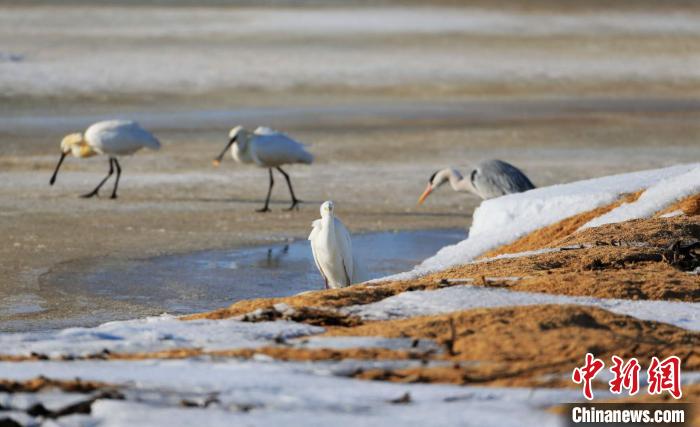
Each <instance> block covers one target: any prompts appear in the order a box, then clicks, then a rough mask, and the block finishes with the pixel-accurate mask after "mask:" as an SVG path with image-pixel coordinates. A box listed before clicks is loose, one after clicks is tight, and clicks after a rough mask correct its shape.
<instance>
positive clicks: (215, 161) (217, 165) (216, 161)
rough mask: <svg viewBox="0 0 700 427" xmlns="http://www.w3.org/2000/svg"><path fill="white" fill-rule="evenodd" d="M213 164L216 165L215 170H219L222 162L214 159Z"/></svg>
mask: <svg viewBox="0 0 700 427" xmlns="http://www.w3.org/2000/svg"><path fill="white" fill-rule="evenodd" d="M211 164H212V165H214V167H215V168H218V167H219V165H220V164H221V160H219V159H214V160H212V161H211Z"/></svg>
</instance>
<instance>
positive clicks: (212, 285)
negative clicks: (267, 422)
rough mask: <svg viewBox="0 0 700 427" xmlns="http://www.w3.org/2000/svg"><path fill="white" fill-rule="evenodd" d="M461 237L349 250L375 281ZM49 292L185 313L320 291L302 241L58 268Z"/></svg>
mask: <svg viewBox="0 0 700 427" xmlns="http://www.w3.org/2000/svg"><path fill="white" fill-rule="evenodd" d="M465 237H466V231H465V230H459V229H456V230H455V229H450V230H421V231H401V232H380V233H367V234H359V235H355V236H353V249H354V251H355V252H356V253H357V254H359V259H360V261H361V262H362V263H363V264H364V265H365V266H366V268H367V270H368V271H369V273H370V276H371V277H372V278H378V277H382V276H386V275H389V274H393V273H399V272H402V271H406V270H410V269H411V268H412V267H413V266H414V265H416V264H418V263H420V262H421V261H422V260H423V259H425V258H427V257H429V256H431V255H433V254H434V253H435V252H437V251H438V250H439V249H440V248H442V247H443V246H445V245H450V244H453V243H456V242H458V241H460V240H462V239H464V238H465ZM42 281H43V282H44V284H48V283H51V286H52V287H53V289H54V290H57V291H61V292H65V293H70V294H73V295H75V296H76V298H79V297H80V296H87V297H99V298H102V299H110V300H114V301H115V302H124V303H128V304H134V305H138V306H148V307H150V308H152V309H154V310H162V311H166V312H170V313H190V312H194V311H201V310H210V309H213V308H219V307H222V306H226V305H228V304H231V303H233V302H235V301H238V300H241V299H246V298H259V297H279V296H287V295H293V294H296V293H299V292H303V291H308V290H313V289H322V288H323V280H322V278H321V276H320V275H319V273H318V271H317V270H316V266H315V265H314V261H313V257H312V254H311V248H310V246H309V242H308V241H307V240H298V241H294V242H290V243H288V244H275V245H268V246H259V247H253V248H242V249H235V250H210V251H200V252H193V253H187V254H180V255H168V256H160V257H154V258H147V259H139V260H129V261H123V260H118V261H117V260H109V259H95V260H92V261H91V262H90V263H81V264H80V265H66V264H64V265H62V266H61V268H60V269H57V270H55V271H53V272H52V273H49V274H48V275H46V276H44V277H43V278H42Z"/></svg>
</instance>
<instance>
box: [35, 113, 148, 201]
mask: <svg viewBox="0 0 700 427" xmlns="http://www.w3.org/2000/svg"><path fill="white" fill-rule="evenodd" d="M143 147H147V148H150V149H151V150H158V149H159V148H160V142H158V140H157V139H156V137H154V136H153V135H152V134H151V133H150V132H148V131H147V130H145V129H144V128H142V127H141V126H140V125H139V124H138V123H136V122H133V121H130V120H106V121H102V122H97V123H94V124H92V125H90V127H88V128H87V130H86V131H85V133H71V134H69V135H66V136H65V137H64V138H63V140H62V141H61V157H60V158H59V159H58V164H57V165H56V169H55V170H54V172H53V175H51V180H49V185H53V184H54V183H55V182H56V176H57V175H58V170H59V169H60V168H61V164H63V160H65V158H66V156H67V155H68V154H72V155H73V157H78V158H86V157H92V156H95V155H98V154H105V155H107V156H109V172H108V173H107V176H106V177H105V178H104V179H103V180H102V181H100V183H99V184H98V185H97V187H95V189H94V190H92V191H91V192H89V193H87V194H83V195H82V196H81V197H85V198H89V197H93V196H97V195H99V194H98V193H99V191H100V188H102V186H103V185H104V184H105V182H107V180H108V179H109V177H111V176H112V174H114V171H115V169H116V171H117V177H116V180H115V181H114V188H113V189H112V196H111V198H112V199H116V198H117V188H118V187H119V178H120V177H121V174H122V168H121V166H120V165H119V161H118V160H117V157H118V156H126V155H130V154H134V153H135V152H137V151H138V150H140V149H142V148H143Z"/></svg>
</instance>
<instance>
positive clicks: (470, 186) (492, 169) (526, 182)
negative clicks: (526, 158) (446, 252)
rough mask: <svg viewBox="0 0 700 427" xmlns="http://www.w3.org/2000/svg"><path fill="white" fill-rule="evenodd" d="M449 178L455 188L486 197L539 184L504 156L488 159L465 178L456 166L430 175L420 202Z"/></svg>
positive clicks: (526, 188) (520, 191)
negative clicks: (505, 159)
mask: <svg viewBox="0 0 700 427" xmlns="http://www.w3.org/2000/svg"><path fill="white" fill-rule="evenodd" d="M446 182H449V183H450V186H451V187H452V189H453V190H454V191H466V192H470V193H473V194H476V195H477V196H479V197H481V198H482V199H484V200H486V199H492V198H494V197H499V196H503V195H506V194H511V193H522V192H523V191H527V190H532V189H533V188H535V186H534V185H533V184H532V182H531V181H530V179H529V178H528V177H527V176H526V175H525V174H524V173H523V172H522V171H521V170H520V169H518V168H516V167H515V166H513V165H511V164H510V163H506V162H504V161H502V160H484V161H481V162H479V163H478V164H477V165H476V167H475V168H474V169H472V170H471V171H470V172H469V175H468V177H467V178H464V177H463V176H462V174H460V173H459V171H458V170H456V169H453V168H445V169H441V170H439V171H437V172H435V173H434V174H432V175H431V176H430V179H429V180H428V186H427V187H426V189H425V191H423V194H421V196H420V198H419V199H418V204H421V203H423V201H425V199H426V198H427V197H428V196H429V195H430V193H432V192H433V191H434V190H435V189H436V188H438V187H440V186H441V185H443V184H444V183H446Z"/></svg>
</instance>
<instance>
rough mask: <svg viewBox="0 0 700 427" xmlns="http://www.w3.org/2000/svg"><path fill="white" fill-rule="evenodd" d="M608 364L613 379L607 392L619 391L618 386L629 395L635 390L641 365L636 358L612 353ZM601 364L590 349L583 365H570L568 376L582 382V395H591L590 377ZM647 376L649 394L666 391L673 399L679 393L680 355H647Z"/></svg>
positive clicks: (601, 367)
mask: <svg viewBox="0 0 700 427" xmlns="http://www.w3.org/2000/svg"><path fill="white" fill-rule="evenodd" d="M611 359H612V366H611V367H610V372H611V373H612V374H613V379H612V380H610V381H609V382H608V385H609V386H610V392H611V393H613V394H620V393H622V390H623V389H624V390H628V394H629V395H630V396H633V395H635V394H637V392H639V371H640V370H641V366H640V364H639V361H638V360H637V359H636V358H634V357H633V358H631V359H630V360H628V361H627V362H626V363H625V361H624V360H623V359H622V358H621V357H618V356H612V358H611ZM604 367H605V362H603V361H602V360H600V359H596V358H595V357H594V356H593V355H592V354H591V353H586V360H585V363H584V365H583V366H580V367H576V368H574V371H573V372H572V373H571V379H572V380H573V381H574V382H575V383H576V384H583V396H584V397H585V398H586V399H588V400H592V399H593V386H592V383H593V380H594V379H595V377H596V375H598V373H599V372H600V371H601V370H602V369H603V368H604ZM647 377H648V379H649V387H648V392H649V394H661V393H663V392H664V391H667V392H668V393H669V394H670V395H671V396H673V397H674V398H675V399H680V398H681V396H683V392H682V390H681V359H680V358H678V357H677V356H670V357H668V358H666V359H664V360H663V361H659V359H658V358H657V357H652V358H651V364H650V366H649V369H648V370H647Z"/></svg>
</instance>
